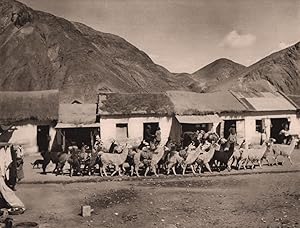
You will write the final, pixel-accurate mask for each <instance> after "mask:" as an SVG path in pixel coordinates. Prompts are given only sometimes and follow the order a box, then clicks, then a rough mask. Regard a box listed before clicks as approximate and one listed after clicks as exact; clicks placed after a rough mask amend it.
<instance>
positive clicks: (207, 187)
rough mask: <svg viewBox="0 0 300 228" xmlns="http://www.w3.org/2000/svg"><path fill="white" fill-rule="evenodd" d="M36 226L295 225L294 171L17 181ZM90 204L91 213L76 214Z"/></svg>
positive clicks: (298, 177) (297, 176) (299, 197)
mask: <svg viewBox="0 0 300 228" xmlns="http://www.w3.org/2000/svg"><path fill="white" fill-rule="evenodd" d="M17 194H18V195H19V196H20V197H21V198H22V199H23V200H24V202H25V204H26V205H27V207H28V210H27V211H26V212H25V214H23V215H20V216H15V217H14V219H15V222H16V223H17V222H24V221H35V222H38V223H39V224H40V227H41V228H42V227H57V228H59V227H72V228H74V227H145V228H148V227H168V228H175V227H177V228H183V227H299V226H300V225H299V223H300V211H299V210H300V209H299V208H300V173H286V174H253V175H243V176H219V177H184V178H183V177H178V178H176V179H172V180H165V179H160V178H158V179H143V180H135V181H107V182H101V183H74V184H43V185H40V184H23V185H20V186H19V188H18V191H17ZM81 205H91V206H92V208H93V209H94V213H93V214H92V216H91V217H88V218H83V217H81V216H80V215H79V213H80V206H81Z"/></svg>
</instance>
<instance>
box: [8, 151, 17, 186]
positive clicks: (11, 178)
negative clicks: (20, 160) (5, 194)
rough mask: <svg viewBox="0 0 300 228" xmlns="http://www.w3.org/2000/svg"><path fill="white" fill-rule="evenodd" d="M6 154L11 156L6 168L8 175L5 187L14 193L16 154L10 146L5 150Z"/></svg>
mask: <svg viewBox="0 0 300 228" xmlns="http://www.w3.org/2000/svg"><path fill="white" fill-rule="evenodd" d="M7 150H9V151H8V153H10V154H11V155H10V156H11V163H10V164H9V166H8V169H9V175H8V179H7V180H6V183H7V185H8V186H9V187H10V188H11V189H12V190H14V191H16V184H17V153H16V148H15V146H14V145H11V146H10V147H9V149H8V148H7Z"/></svg>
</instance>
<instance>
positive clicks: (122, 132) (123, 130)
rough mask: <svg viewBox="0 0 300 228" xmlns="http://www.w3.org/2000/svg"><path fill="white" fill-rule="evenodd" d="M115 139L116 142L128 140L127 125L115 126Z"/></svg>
mask: <svg viewBox="0 0 300 228" xmlns="http://www.w3.org/2000/svg"><path fill="white" fill-rule="evenodd" d="M116 138H117V140H120V139H127V138H128V124H127V123H121V124H116Z"/></svg>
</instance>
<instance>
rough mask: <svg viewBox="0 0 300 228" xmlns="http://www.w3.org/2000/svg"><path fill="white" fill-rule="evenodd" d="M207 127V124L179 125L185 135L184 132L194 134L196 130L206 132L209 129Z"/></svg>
mask: <svg viewBox="0 0 300 228" xmlns="http://www.w3.org/2000/svg"><path fill="white" fill-rule="evenodd" d="M209 125H210V124H208V123H202V124H185V123H184V124H181V126H182V133H183V134H184V133H186V132H196V131H197V130H199V131H200V130H203V131H205V132H208V131H209V130H210V129H209Z"/></svg>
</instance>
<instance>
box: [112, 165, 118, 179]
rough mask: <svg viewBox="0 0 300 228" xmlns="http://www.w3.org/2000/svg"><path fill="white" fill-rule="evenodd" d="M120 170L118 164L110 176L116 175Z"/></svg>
mask: <svg viewBox="0 0 300 228" xmlns="http://www.w3.org/2000/svg"><path fill="white" fill-rule="evenodd" d="M117 172H118V168H117V166H115V170H114V171H113V172H112V173H111V174H110V176H111V177H112V176H113V175H115V174H116V173H117Z"/></svg>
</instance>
